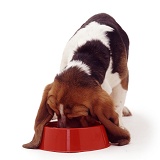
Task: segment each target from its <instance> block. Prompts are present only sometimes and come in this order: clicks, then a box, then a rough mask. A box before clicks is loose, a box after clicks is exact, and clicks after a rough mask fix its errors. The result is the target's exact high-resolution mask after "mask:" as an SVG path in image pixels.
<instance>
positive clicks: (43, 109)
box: [23, 84, 54, 148]
mask: <svg viewBox="0 0 160 160" xmlns="http://www.w3.org/2000/svg"><path fill="white" fill-rule="evenodd" d="M51 87H52V84H49V85H47V86H46V87H45V89H44V92H43V97H42V101H41V104H40V107H39V110H38V113H37V117H36V119H35V125H34V130H35V134H34V136H33V139H32V141H31V142H30V143H27V144H24V145H23V147H24V148H38V146H39V145H40V142H41V137H42V131H43V127H44V125H45V124H46V123H47V122H49V121H50V120H51V119H52V117H53V114H54V112H53V110H52V109H51V108H50V107H49V106H48V105H47V104H46V102H47V97H48V92H49V90H50V89H51Z"/></svg>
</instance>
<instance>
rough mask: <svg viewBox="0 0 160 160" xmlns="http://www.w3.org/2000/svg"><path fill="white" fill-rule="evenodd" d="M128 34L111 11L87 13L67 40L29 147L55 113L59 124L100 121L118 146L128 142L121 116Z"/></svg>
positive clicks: (37, 140)
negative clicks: (90, 15) (84, 19)
mask: <svg viewBox="0 0 160 160" xmlns="http://www.w3.org/2000/svg"><path fill="white" fill-rule="evenodd" d="M128 50H129V39H128V36H127V34H126V32H125V31H124V30H123V29H122V28H121V26H120V25H119V24H118V23H117V22H116V21H115V20H114V19H113V18H112V17H111V16H110V15H108V14H105V13H100V14H97V15H94V16H93V17H91V18H89V19H88V20H87V21H86V22H85V23H84V24H83V25H82V26H81V27H80V28H79V29H78V30H77V31H76V33H75V34H74V35H73V36H72V37H71V39H70V40H69V41H68V43H67V45H66V47H65V49H64V53H63V57H62V62H61V67H60V72H59V73H58V74H57V75H56V77H55V79H54V81H53V83H51V84H49V85H47V86H46V87H45V89H44V93H43V97H42V101H41V104H40V107H39V110H38V113H37V117H36V119H35V126H34V129H35V134H34V137H33V139H32V141H31V142H30V143H27V144H24V145H23V147H25V148H38V146H39V145H40V142H41V138H42V132H43V128H44V126H45V124H46V123H48V122H49V121H50V120H51V119H52V117H53V115H54V114H56V115H57V117H58V127H87V126H90V125H94V123H95V122H96V121H100V122H101V123H102V124H103V125H104V126H105V128H106V131H107V134H108V137H109V140H110V142H111V143H116V144H117V145H126V144H128V143H129V142H130V134H129V132H128V131H127V130H126V129H125V128H124V127H123V124H122V120H121V118H122V116H123V115H125V116H129V115H131V113H130V111H129V110H128V109H127V108H126V107H124V103H125V98H126V93H127V89H128V77H129V73H128V68H127V61H128Z"/></svg>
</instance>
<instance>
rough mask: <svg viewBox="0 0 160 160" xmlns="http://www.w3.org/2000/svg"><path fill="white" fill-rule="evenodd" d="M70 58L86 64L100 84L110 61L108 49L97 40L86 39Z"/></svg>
mask: <svg viewBox="0 0 160 160" xmlns="http://www.w3.org/2000/svg"><path fill="white" fill-rule="evenodd" d="M72 60H80V61H82V62H84V63H85V64H87V65H88V66H89V68H90V70H91V76H93V78H95V79H96V80H97V81H98V82H99V83H100V84H102V83H103V80H104V77H105V73H106V71H107V69H108V66H109V62H110V51H109V49H108V48H107V47H106V46H105V45H104V44H103V43H102V42H101V41H99V40H92V41H87V42H86V43H85V44H84V45H83V46H81V47H79V48H78V49H77V50H76V51H75V53H74V56H73V58H72Z"/></svg>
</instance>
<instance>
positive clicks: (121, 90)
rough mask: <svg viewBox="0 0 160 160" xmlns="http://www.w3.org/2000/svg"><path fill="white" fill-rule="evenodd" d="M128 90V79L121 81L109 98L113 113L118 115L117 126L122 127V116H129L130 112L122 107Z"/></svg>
mask: <svg viewBox="0 0 160 160" xmlns="http://www.w3.org/2000/svg"><path fill="white" fill-rule="evenodd" d="M127 89H128V77H126V78H125V79H123V80H122V81H121V83H119V84H118V85H117V86H116V87H114V88H113V89H112V93H111V98H112V100H113V102H114V105H115V111H116V112H117V113H118V114H119V124H120V127H122V128H124V127H123V123H122V116H123V115H125V116H130V115H131V112H130V111H129V110H128V109H127V108H126V107H124V103H125V99H126V94H127Z"/></svg>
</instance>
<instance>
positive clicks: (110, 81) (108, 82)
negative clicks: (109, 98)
mask: <svg viewBox="0 0 160 160" xmlns="http://www.w3.org/2000/svg"><path fill="white" fill-rule="evenodd" d="M112 63H113V62H112V58H110V63H109V67H108V69H107V72H106V75H105V78H104V81H103V83H102V85H101V86H102V88H103V89H104V90H105V91H106V92H107V93H108V94H111V93H112V88H114V87H115V86H117V85H118V84H119V83H120V82H121V79H120V77H119V74H118V73H117V72H116V73H112Z"/></svg>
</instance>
